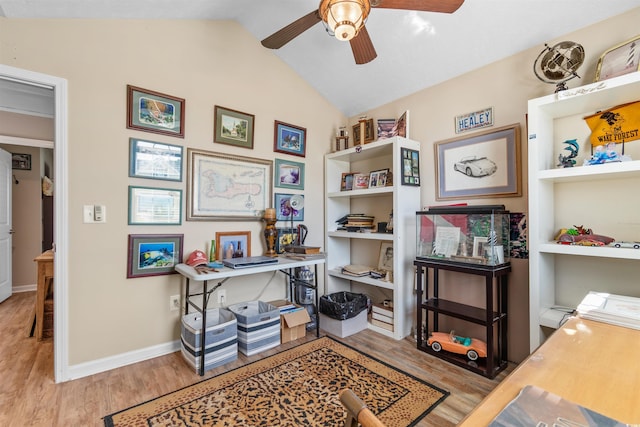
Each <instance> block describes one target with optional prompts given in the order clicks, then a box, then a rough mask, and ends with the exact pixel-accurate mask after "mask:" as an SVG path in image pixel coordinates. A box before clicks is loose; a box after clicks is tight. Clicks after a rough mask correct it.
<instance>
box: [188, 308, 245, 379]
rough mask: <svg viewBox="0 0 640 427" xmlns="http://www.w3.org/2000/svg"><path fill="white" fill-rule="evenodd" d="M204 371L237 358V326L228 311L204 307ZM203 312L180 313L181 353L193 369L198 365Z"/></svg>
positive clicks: (198, 366) (196, 368) (200, 353)
mask: <svg viewBox="0 0 640 427" xmlns="http://www.w3.org/2000/svg"><path fill="white" fill-rule="evenodd" d="M205 330H206V332H205V356H204V370H205V371H207V370H209V369H212V368H215V367H218V366H221V365H224V364H225V363H228V362H232V361H234V360H236V359H237V358H238V326H237V321H236V317H235V316H234V315H233V313H231V312H230V311H229V310H225V309H223V308H214V309H211V310H207V325H206V328H205ZM201 331H202V314H201V313H190V314H185V315H184V316H182V326H181V331H180V342H181V352H182V356H183V357H184V358H185V360H186V361H187V362H189V364H190V365H191V366H192V367H193V368H195V370H196V372H197V371H198V369H199V368H200V357H201V356H202V351H201V348H200V333H201Z"/></svg>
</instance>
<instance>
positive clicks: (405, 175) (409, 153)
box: [400, 148, 420, 187]
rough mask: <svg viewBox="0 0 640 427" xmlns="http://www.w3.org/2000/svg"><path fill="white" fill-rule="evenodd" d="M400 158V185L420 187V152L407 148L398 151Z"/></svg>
mask: <svg viewBox="0 0 640 427" xmlns="http://www.w3.org/2000/svg"><path fill="white" fill-rule="evenodd" d="M400 157H402V159H401V161H402V165H400V167H401V170H402V181H401V182H400V183H401V184H402V185H412V186H414V187H419V186H420V152H418V151H416V150H410V149H408V148H402V149H400Z"/></svg>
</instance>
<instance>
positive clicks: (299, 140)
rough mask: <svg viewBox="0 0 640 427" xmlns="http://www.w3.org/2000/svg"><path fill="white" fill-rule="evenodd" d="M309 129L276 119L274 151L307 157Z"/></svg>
mask: <svg viewBox="0 0 640 427" xmlns="http://www.w3.org/2000/svg"><path fill="white" fill-rule="evenodd" d="M306 150H307V130H306V129H305V128H301V127H299V126H294V125H290V124H287V123H283V122H279V121H277V120H276V121H275V126H274V141H273V151H275V152H276V153H284V154H291V155H294V156H300V157H305V154H306Z"/></svg>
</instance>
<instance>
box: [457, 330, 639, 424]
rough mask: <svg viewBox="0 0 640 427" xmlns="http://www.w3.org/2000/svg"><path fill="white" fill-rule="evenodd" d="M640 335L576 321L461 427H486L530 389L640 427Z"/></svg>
mask: <svg viewBox="0 0 640 427" xmlns="http://www.w3.org/2000/svg"><path fill="white" fill-rule="evenodd" d="M638 354H640V330H635V329H629V328H623V327H619V326H613V325H609V324H606V323H600V322H595V321H591V320H584V319H580V318H571V319H569V321H568V322H567V323H566V324H565V325H564V326H562V327H561V328H560V329H558V330H557V331H556V332H555V333H554V334H553V335H552V336H551V337H550V338H549V339H548V340H547V341H546V342H545V343H544V344H543V345H542V346H540V348H538V350H536V351H535V352H534V353H532V354H531V355H530V356H529V357H528V358H527V359H526V360H525V361H524V362H522V363H521V364H520V365H519V366H518V367H517V368H516V369H515V370H514V371H513V372H512V373H511V374H509V375H508V376H507V377H506V378H505V379H504V380H503V381H502V382H501V383H500V384H499V385H498V387H496V388H495V389H494V390H493V391H492V392H491V393H490V394H489V395H488V396H487V397H486V398H485V399H484V400H483V401H482V402H480V404H479V405H478V406H477V407H476V408H475V409H474V410H473V411H472V412H471V413H469V414H468V415H467V416H466V417H465V418H464V419H463V420H462V422H461V423H460V424H459V426H465V427H476V426H485V425H487V424H489V423H490V422H491V420H492V419H493V418H494V417H496V416H497V415H498V414H499V413H500V411H502V409H504V407H505V406H507V405H508V404H509V402H511V400H513V399H514V398H515V397H516V396H517V395H518V393H519V392H520V390H521V389H522V388H523V387H524V386H526V385H528V384H531V385H535V386H538V387H541V388H543V389H545V390H547V391H549V392H551V393H554V394H557V395H558V396H561V397H563V398H565V399H567V400H570V401H572V402H574V403H577V404H579V405H582V406H584V407H586V408H589V409H591V410H593V411H596V412H599V413H601V414H603V415H606V416H608V417H611V418H614V419H616V420H617V421H620V422H622V423H640V387H638V384H640V364H639V363H638Z"/></svg>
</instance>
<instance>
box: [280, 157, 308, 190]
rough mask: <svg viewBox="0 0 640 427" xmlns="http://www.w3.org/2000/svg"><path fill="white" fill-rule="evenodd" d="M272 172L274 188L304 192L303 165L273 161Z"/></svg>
mask: <svg viewBox="0 0 640 427" xmlns="http://www.w3.org/2000/svg"><path fill="white" fill-rule="evenodd" d="M274 171H275V176H274V180H273V185H274V186H275V187H279V188H290V189H293V190H304V163H300V162H293V161H291V160H283V159H275V167H274Z"/></svg>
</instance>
